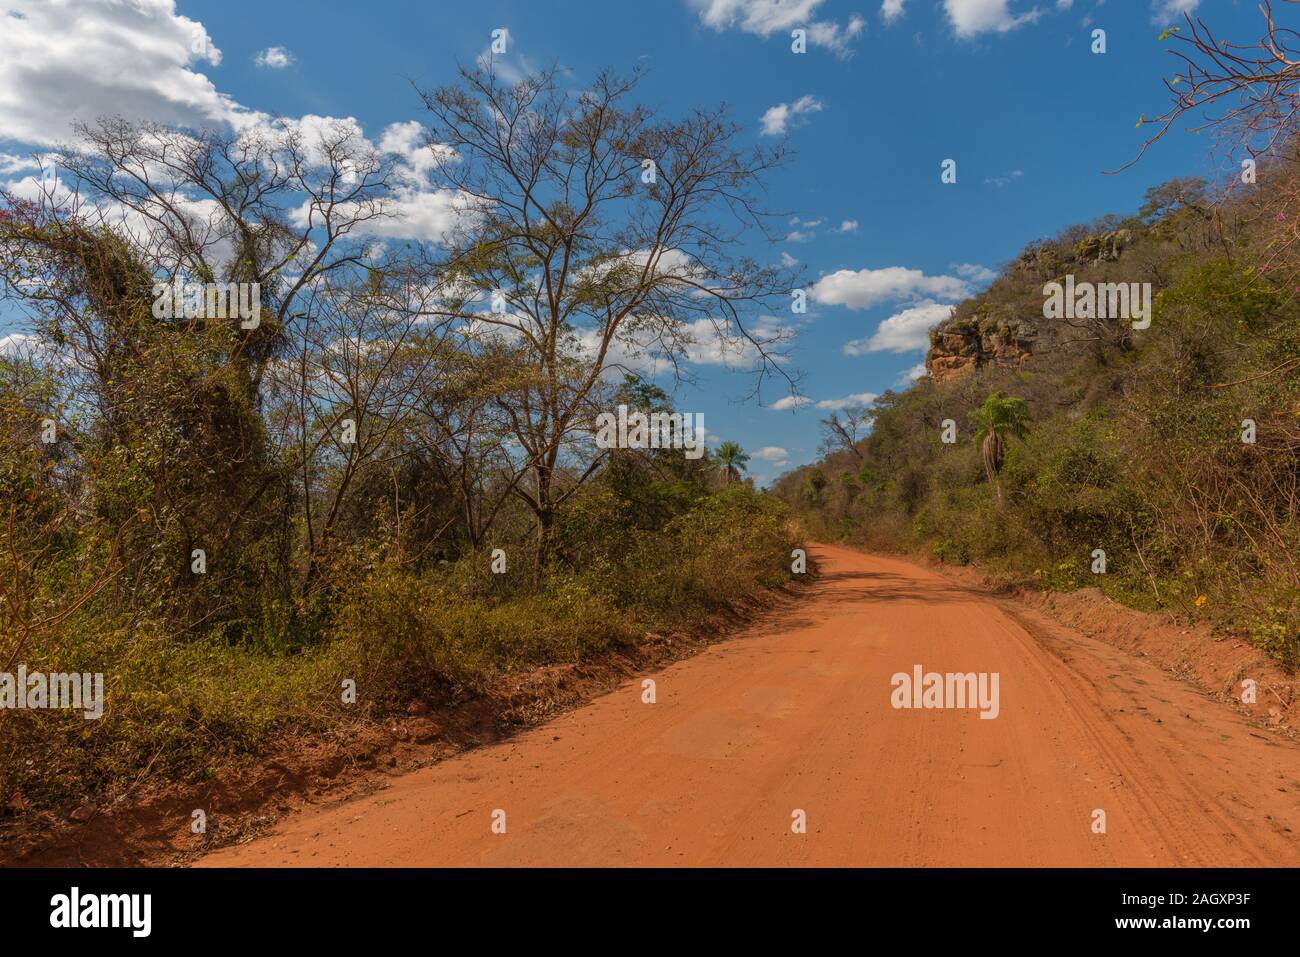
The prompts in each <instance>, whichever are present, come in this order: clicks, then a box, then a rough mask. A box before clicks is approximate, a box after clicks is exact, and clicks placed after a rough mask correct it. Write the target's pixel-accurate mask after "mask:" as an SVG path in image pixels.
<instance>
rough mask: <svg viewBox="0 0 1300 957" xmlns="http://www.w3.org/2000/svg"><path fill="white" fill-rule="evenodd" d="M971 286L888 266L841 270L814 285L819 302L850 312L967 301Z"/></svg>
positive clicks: (812, 293)
mask: <svg viewBox="0 0 1300 957" xmlns="http://www.w3.org/2000/svg"><path fill="white" fill-rule="evenodd" d="M970 291H971V290H970V284H969V283H968V282H967V281H966V280H964V279H961V278H959V277H957V276H927V275H925V273H923V272H921V270H919V269H907V268H905V267H903V266H887V267H885V268H884V269H856V270H854V269H840V270H838V271H836V272H833V273H830V274H829V275H827V276H823V277H822V278H821V279H819V280H817V282H816V283H814V284H813V287H812V289H811V291H810V295H811V297H812V299H813V301H815V302H819V303H822V304H823V305H827V306H847V307H848V308H850V309H870V308H871V307H872V306H877V305H880V304H881V303H885V302H898V301H901V300H904V299H920V298H927V299H940V300H950V301H951V300H956V299H965V298H966V297H967V296H969V295H970Z"/></svg>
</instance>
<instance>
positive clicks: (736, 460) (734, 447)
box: [713, 442, 749, 483]
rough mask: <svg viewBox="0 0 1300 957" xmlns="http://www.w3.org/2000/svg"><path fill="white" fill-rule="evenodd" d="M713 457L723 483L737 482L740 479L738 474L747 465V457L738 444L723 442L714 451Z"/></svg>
mask: <svg viewBox="0 0 1300 957" xmlns="http://www.w3.org/2000/svg"><path fill="white" fill-rule="evenodd" d="M713 455H714V457H715V458H716V459H717V461H718V466H719V468H720V469H721V470H722V481H723V482H724V483H728V482H735V481H737V480H738V479H739V478H740V473H741V472H743V471H745V469H746V467H748V465H749V456H748V455H747V454H746V453H745V450H744V449H742V448H741V447H740V443H739V442H723V443H722V444H721V445H719V446H718V448H717V450H716V451H714V453H713Z"/></svg>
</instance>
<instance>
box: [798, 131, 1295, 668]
mask: <svg viewBox="0 0 1300 957" xmlns="http://www.w3.org/2000/svg"><path fill="white" fill-rule="evenodd" d="M1298 189H1300V158H1298V157H1297V155H1296V153H1295V150H1294V148H1291V149H1288V150H1287V151H1286V152H1285V158H1283V159H1276V160H1273V161H1270V162H1267V163H1261V165H1260V166H1259V176H1258V181H1257V183H1254V184H1247V183H1243V182H1242V181H1241V180H1234V181H1232V182H1231V183H1230V184H1229V185H1228V186H1227V187H1224V188H1219V189H1214V188H1211V187H1209V186H1207V184H1205V183H1204V182H1202V181H1200V180H1197V179H1191V178H1189V179H1180V180H1177V181H1174V182H1170V183H1166V184H1164V185H1162V186H1159V187H1156V188H1153V189H1151V190H1150V191H1149V192H1148V193H1147V196H1146V202H1145V203H1144V204H1143V205H1142V207H1141V208H1140V209H1139V210H1137V211H1135V212H1133V213H1131V214H1127V215H1114V216H1107V217H1103V218H1101V219H1099V220H1097V221H1095V222H1092V223H1087V224H1082V225H1077V226H1072V227H1070V228H1067V229H1064V230H1062V231H1061V232H1060V233H1059V234H1058V235H1056V236H1055V237H1053V238H1051V239H1050V240H1045V241H1038V242H1033V243H1031V244H1030V245H1028V246H1027V247H1026V248H1025V249H1024V251H1023V252H1022V253H1021V254H1020V255H1019V256H1018V257H1017V258H1016V259H1015V260H1013V261H1012V262H1010V263H1009V264H1007V265H1006V266H1005V267H1004V268H1002V270H1001V272H1000V274H999V275H998V277H997V278H996V279H995V280H994V281H993V282H992V284H991V285H990V286H989V287H988V289H987V290H986V291H984V292H982V293H981V294H979V295H977V296H974V297H973V298H971V299H968V300H966V301H964V302H962V303H960V304H959V305H958V306H956V308H955V309H954V311H953V315H952V317H951V318H950V319H948V320H946V321H945V322H943V323H941V324H940V325H939V326H938V327H937V328H935V329H934V330H933V332H932V334H931V347H930V350H929V352H928V354H927V357H926V373H927V374H926V375H925V376H924V377H922V378H921V379H920V380H919V381H918V382H917V383H916V384H915V385H913V386H912V387H911V388H908V389H906V390H903V391H898V392H887V393H885V394H884V395H883V396H881V397H880V398H879V399H877V400H876V401H875V402H874V403H873V405H872V406H871V407H870V408H857V409H849V410H846V412H845V413H843V414H840V413H836V414H835V415H833V416H831V417H830V418H828V419H826V420H825V421H824V422H823V428H824V431H825V436H826V441H825V444H824V446H823V452H824V457H823V458H822V459H821V460H820V461H818V462H817V463H815V464H813V465H810V466H808V467H805V468H801V469H797V470H795V471H793V472H791V473H789V474H787V475H785V476H783V477H782V478H781V479H780V480H779V481H778V482H777V483H776V486H775V491H776V493H777V494H778V495H779V496H780V497H781V498H782V499H783V500H785V501H786V502H788V503H789V504H790V505H791V506H792V507H793V508H795V509H796V510H797V511H798V513H799V514H800V515H801V516H802V518H803V520H804V521H805V522H806V523H807V525H808V527H809V528H810V530H811V531H812V532H813V533H814V534H816V535H821V536H824V537H826V538H828V539H833V540H838V541H845V542H853V543H857V544H861V545H864V546H866V547H868V548H874V549H891V550H899V551H919V550H923V551H925V552H927V553H928V554H929V555H931V556H933V557H934V558H936V559H938V560H940V561H942V562H947V563H954V564H967V563H975V564H978V565H981V566H985V567H987V568H989V569H993V570H997V571H1000V572H1002V573H1004V574H1007V575H1009V576H1010V577H1013V578H1015V579H1017V580H1019V581H1022V582H1026V583H1032V584H1033V585H1036V586H1037V587H1041V588H1046V589H1058V590H1065V589H1075V588H1081V587H1085V586H1097V587H1100V588H1101V589H1102V590H1103V591H1104V592H1105V593H1106V594H1108V595H1110V596H1111V597H1112V598H1114V599H1116V600H1119V601H1122V602H1124V603H1127V604H1129V605H1132V606H1135V607H1139V608H1144V609H1167V610H1172V611H1176V612H1178V613H1179V614H1181V615H1184V616H1187V617H1188V618H1199V619H1208V620H1210V621H1212V622H1213V623H1215V624H1216V625H1218V626H1220V627H1221V628H1224V629H1231V630H1233V631H1235V632H1240V633H1243V634H1247V635H1249V636H1250V638H1251V639H1252V640H1253V641H1254V642H1255V643H1256V644H1257V645H1258V646H1259V647H1261V648H1263V649H1266V650H1267V651H1268V652H1270V653H1271V654H1273V655H1275V656H1276V657H1277V658H1278V659H1280V660H1281V661H1282V662H1284V663H1286V664H1287V665H1289V666H1294V665H1296V664H1297V663H1300V321H1298V320H1300V302H1298V299H1300V251H1298V250H1297V248H1296V238H1297V232H1296V230H1297V217H1298V215H1300V214H1298V213H1297V207H1296V205H1295V203H1294V202H1293V199H1294V197H1295V196H1296V194H1297V190H1298ZM1067 275H1070V276H1073V277H1074V280H1075V282H1076V283H1084V282H1091V283H1112V282H1124V283H1133V282H1142V283H1151V286H1152V291H1153V293H1154V302H1153V309H1152V315H1151V324H1150V327H1149V328H1146V329H1135V328H1134V324H1133V323H1132V322H1130V321H1128V320H1126V319H1098V318H1075V319H1046V318H1044V299H1045V287H1046V286H1047V284H1049V283H1052V282H1064V280H1065V277H1066V276H1067ZM945 422H948V423H949V425H950V435H951V437H953V438H955V441H953V442H951V443H945V442H944V441H943V439H944V434H943V433H944V425H945ZM953 427H955V428H953ZM1099 552H1104V572H1102V571H1100V568H1101V567H1102V566H1100V565H1099V564H1098V553H1099Z"/></svg>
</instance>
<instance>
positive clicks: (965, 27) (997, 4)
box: [943, 0, 1039, 37]
mask: <svg viewBox="0 0 1300 957" xmlns="http://www.w3.org/2000/svg"><path fill="white" fill-rule="evenodd" d="M943 8H944V10H945V11H947V13H948V21H949V22H950V23H951V24H952V28H953V29H954V30H955V31H956V32H957V35H958V36H959V37H973V36H975V35H977V34H980V33H1006V32H1007V31H1008V30H1014V29H1015V28H1016V27H1018V26H1020V25H1021V24H1024V23H1032V22H1033V21H1035V20H1037V19H1038V15H1039V10H1038V8H1037V7H1033V8H1031V9H1030V10H1027V11H1023V12H1020V13H1013V12H1012V10H1011V0H943Z"/></svg>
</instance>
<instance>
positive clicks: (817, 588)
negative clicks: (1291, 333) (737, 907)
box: [200, 546, 1300, 866]
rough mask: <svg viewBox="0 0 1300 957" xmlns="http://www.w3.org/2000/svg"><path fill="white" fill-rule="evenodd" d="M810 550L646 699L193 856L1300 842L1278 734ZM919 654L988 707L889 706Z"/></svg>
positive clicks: (1296, 858) (891, 858) (1036, 856)
mask: <svg viewBox="0 0 1300 957" xmlns="http://www.w3.org/2000/svg"><path fill="white" fill-rule="evenodd" d="M813 554H814V555H815V556H816V557H817V558H818V559H819V560H820V561H821V563H822V570H823V575H822V577H821V578H820V579H819V580H818V581H817V582H815V583H814V584H812V585H811V586H810V587H809V589H808V592H807V593H806V596H805V597H804V598H803V599H801V600H800V601H798V602H795V603H793V604H791V605H790V606H788V607H787V608H785V609H784V610H782V611H780V612H777V613H776V614H774V615H772V616H771V617H769V618H768V619H766V620H764V621H763V622H762V623H761V624H760V625H758V626H756V627H752V628H749V629H748V630H746V631H744V632H742V633H741V634H740V635H738V636H737V637H735V638H732V639H729V640H727V641H724V642H722V643H720V644H717V645H715V646H713V647H711V648H709V649H707V650H705V651H704V652H702V653H700V654H699V655H697V656H695V657H693V658H690V659H687V660H684V661H681V662H678V663H676V664H674V665H672V666H670V667H668V668H666V669H665V670H663V671H661V672H658V673H654V674H650V675H648V676H647V677H650V678H653V679H654V681H655V682H656V686H657V688H656V691H657V701H656V703H654V704H644V703H642V700H641V699H642V690H641V681H640V680H639V679H638V680H637V681H635V682H630V683H628V684H627V685H625V686H623V687H622V688H620V689H618V690H616V691H614V692H612V693H610V694H607V695H605V696H603V697H601V698H599V699H597V700H595V701H593V702H592V703H591V704H589V705H587V706H585V707H583V708H581V709H579V710H577V711H573V712H570V713H569V714H566V715H564V716H562V717H560V718H557V719H555V720H553V721H551V722H549V723H548V724H546V725H544V726H541V727H538V728H535V729H533V730H531V731H529V732H527V733H524V734H520V735H519V736H517V737H515V738H513V739H511V740H509V741H507V742H504V743H501V744H498V745H493V746H490V747H484V748H481V749H478V750H475V751H471V752H469V753H466V754H464V755H462V756H459V757H457V758H454V759H450V760H447V761H445V762H443V763H441V764H438V765H435V766H432V767H429V768H425V769H423V770H420V771H417V772H414V773H412V774H409V775H406V776H405V777H401V778H398V779H395V780H394V782H393V784H392V786H391V787H388V788H386V789H385V790H383V791H380V792H378V793H375V794H372V795H370V796H367V797H364V798H360V799H356V800H352V801H349V802H346V803H343V804H339V805H335V806H333V807H328V808H324V809H319V810H312V811H308V812H305V813H302V814H299V815H297V816H294V817H291V818H289V819H287V820H286V821H284V822H282V823H281V824H280V826H279V827H278V829H277V830H276V831H274V832H273V833H272V834H270V835H268V836H266V837H263V838H261V839H259V840H256V841H253V842H251V843H248V844H245V845H240V846H236V847H230V848H226V849H223V850H220V851H217V852H214V853H212V854H210V855H208V856H207V857H205V858H204V859H203V860H202V861H201V862H200V863H201V864H202V865H207V866H240V865H251V866H277V865H295V866H303V865H322V866H333V865H368V866H398V865H410V866H426V865H451V866H476V865H649V866H658V865H695V866H712V865H736V866H750V865H832V866H833V865H865V866H939V865H949V866H980V865H988V866H1017V865H1023V866H1043V865H1046V866H1074V865H1079V866H1113V865H1121V866H1122V865H1136V866H1151V865H1161V866H1164V865H1171V866H1177V865H1223V866H1252V865H1272V866H1279V865H1280V866H1294V865H1297V864H1300V748H1298V747H1296V746H1294V745H1292V744H1290V743H1289V742H1288V741H1287V740H1286V739H1284V738H1282V737H1281V736H1279V735H1277V734H1274V733H1271V732H1268V731H1262V730H1258V729H1256V728H1253V727H1252V726H1251V725H1250V724H1249V723H1248V722H1247V721H1246V720H1245V719H1244V718H1242V717H1240V716H1239V715H1238V714H1236V713H1235V712H1234V711H1232V710H1231V709H1230V708H1228V707H1227V706H1225V705H1224V704H1222V703H1221V702H1218V701H1215V700H1213V699H1212V698H1210V697H1208V696H1206V695H1205V694H1203V693H1201V692H1199V691H1197V690H1196V689H1195V688H1193V687H1192V686H1190V685H1188V684H1186V683H1184V682H1182V681H1179V680H1178V679H1176V678H1174V677H1172V676H1170V675H1168V674H1166V673H1165V672H1162V671H1160V670H1158V669H1157V668H1155V667H1154V666H1153V665H1150V664H1148V663H1146V662H1144V661H1143V660H1142V659H1139V658H1133V657H1131V656H1129V655H1127V654H1125V653H1123V652H1121V651H1119V650H1117V649H1115V648H1112V647H1111V646H1109V645H1107V644H1104V643H1102V642H1100V641H1096V640H1092V639H1089V638H1085V637H1083V636H1080V635H1077V634H1075V633H1072V632H1062V631H1060V630H1057V629H1054V630H1053V631H1052V635H1054V637H1053V636H1049V634H1048V633H1046V632H1041V631H1040V630H1039V628H1038V627H1037V626H1035V627H1034V631H1035V632H1036V633H1037V634H1031V633H1030V631H1028V630H1026V627H1025V626H1024V625H1022V624H1021V623H1020V621H1021V619H1020V616H1019V615H1018V614H1013V613H1012V612H1011V611H1010V610H1008V609H1011V608H1012V606H1011V605H1009V604H1007V603H1005V602H1001V601H997V602H995V601H993V600H991V599H990V598H988V597H987V596H983V595H980V594H979V593H977V592H974V591H970V590H967V589H965V588H964V587H963V586H960V585H956V584H954V583H952V582H951V581H949V580H947V579H945V578H943V577H941V576H939V575H937V574H934V573H932V572H929V571H926V570H924V569H921V568H918V567H917V566H915V565H912V564H909V563H907V562H904V561H900V560H895V559H888V558H881V557H875V556H869V555H863V554H860V553H857V552H853V551H848V550H845V549H839V548H831V547H827V546H817V547H815V548H814V549H813ZM917 664H920V665H922V666H923V667H924V669H925V670H926V671H937V672H997V673H998V674H999V675H1000V682H999V692H1000V695H999V697H1000V701H999V704H1000V712H999V714H998V716H997V717H996V718H995V719H992V720H987V719H981V718H980V717H979V713H978V711H976V710H958V709H947V710H940V709H932V710H923V709H922V710H916V709H895V708H893V707H892V706H891V693H892V688H891V684H890V679H891V676H892V675H894V674H895V673H897V672H905V673H908V674H910V673H911V672H912V669H913V666H914V665H917ZM498 809H500V810H503V811H504V812H505V821H506V833H504V834H499V833H493V830H492V823H493V813H494V811H496V810H498ZM796 809H798V810H802V811H803V812H805V814H806V820H807V829H806V833H802V834H797V833H793V832H792V830H791V823H792V815H793V814H794V812H795V811H796ZM1096 809H1100V810H1102V811H1104V812H1105V813H1106V833H1105V834H1096V833H1093V812H1094V810H1096Z"/></svg>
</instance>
